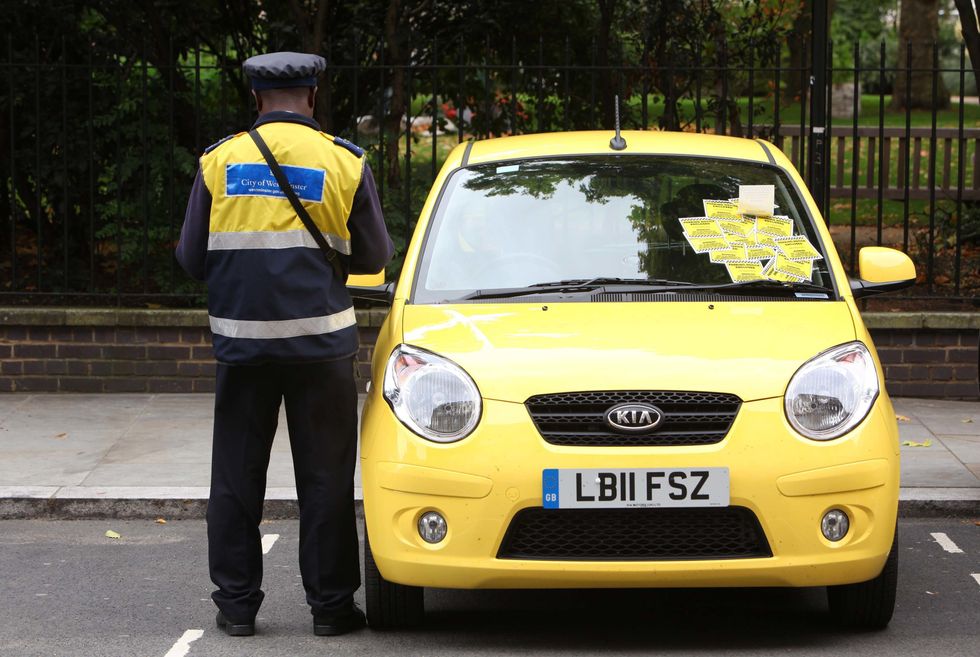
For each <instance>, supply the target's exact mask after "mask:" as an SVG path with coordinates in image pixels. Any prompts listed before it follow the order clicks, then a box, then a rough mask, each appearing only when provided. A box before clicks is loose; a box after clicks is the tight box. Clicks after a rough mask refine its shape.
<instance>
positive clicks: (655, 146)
mask: <svg viewBox="0 0 980 657" xmlns="http://www.w3.org/2000/svg"><path fill="white" fill-rule="evenodd" d="M613 134H614V133H613V131H612V130H592V131H583V132H547V133H539V134H532V135H519V136H516V137H498V138H496V139H484V140H480V141H475V142H472V143H471V144H465V145H464V144H461V145H460V149H459V150H457V151H456V152H454V153H453V155H454V156H458V157H459V158H460V162H459V163H458V165H460V166H467V165H472V164H480V163H482V162H499V161H504V160H520V159H527V158H535V157H550V156H570V155H693V156H702V157H720V158H731V159H736V160H748V161H752V162H761V163H769V164H775V162H774V161H773V158H772V155H771V153H772V152H773V151H775V150H776V149H775V147H773V146H772V145H770V144H769V143H768V142H764V141H762V140H761V139H743V138H740V137H724V136H719V135H706V134H703V133H692V132H661V131H650V130H646V131H641V130H624V131H623V132H622V136H623V138H624V139H625V140H626V148H625V149H624V150H621V151H616V150H613V149H612V148H610V147H609V140H610V139H611V138H612V137H613ZM466 149H468V150H469V153H465V150H466ZM463 159H465V160H466V161H465V163H464V162H463V161H462V160H463Z"/></svg>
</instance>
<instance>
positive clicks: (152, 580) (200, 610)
mask: <svg viewBox="0 0 980 657" xmlns="http://www.w3.org/2000/svg"><path fill="white" fill-rule="evenodd" d="M977 520H980V519H977ZM106 530H114V531H116V532H118V533H119V534H120V535H121V538H119V539H112V538H107V537H106V536H105V532H106ZM297 530H298V527H297V523H296V522H295V521H275V522H269V523H266V524H264V525H263V533H264V534H266V535H273V534H278V535H279V538H278V539H272V538H271V536H270V537H269V538H267V539H266V542H267V544H270V545H271V547H270V548H269V552H268V554H267V555H266V577H265V590H266V599H265V604H264V605H263V607H262V611H261V612H260V616H259V618H258V619H257V620H258V634H257V635H256V636H254V637H250V638H231V637H226V636H225V635H224V634H223V633H221V632H220V631H218V630H217V629H216V628H215V627H214V607H213V605H212V603H211V602H210V600H209V598H208V595H209V593H210V591H211V588H212V587H211V583H210V581H209V580H208V576H207V565H206V544H205V531H204V523H203V522H202V521H174V522H169V523H167V524H156V523H154V522H153V521H125V522H123V521H112V520H105V521H103V520H86V521H59V522H55V521H42V520H9V521H2V522H0V655H4V656H7V655H9V656H11V657H31V656H33V655H38V656H40V655H43V656H45V657H53V656H60V655H65V656H71V657H76V656H82V657H100V656H103V655H105V656H110V655H111V656H126V657H131V656H135V655H138V656H147V657H154V656H159V657H164V656H165V655H168V652H169V653H170V657H175V656H179V655H184V654H186V655H189V656H191V657H194V656H198V657H199V656H204V655H207V656H215V657H218V656H238V655H248V656H249V657H261V656H266V655H269V656H272V655H275V656H287V655H288V656H296V657H299V656H305V655H311V656H312V655H315V656H317V657H323V656H325V655H383V654H389V655H395V654H397V655H447V656H449V655H452V656H457V655H476V654H479V655H517V654H521V655H526V654H535V655H537V654H562V655H603V654H609V655H613V654H617V655H618V654H624V653H626V654H671V655H689V654H705V653H712V654H724V655H732V654H753V655H770V654H786V653H792V654H794V655H835V656H836V655H841V654H848V655H881V654H887V655H894V656H896V657H902V656H906V655H944V656H953V655H970V656H971V657H975V656H976V655H978V654H980V526H978V525H977V524H976V522H975V520H973V519H971V520H965V519H929V520H925V519H905V520H902V522H901V527H900V540H901V553H900V554H901V556H900V559H901V561H900V583H899V594H898V606H897V609H896V612H895V617H894V619H893V620H892V623H891V626H890V627H889V628H888V630H886V631H884V632H877V633H853V632H845V631H842V630H839V629H837V628H835V627H834V626H833V625H832V623H831V621H830V618H829V616H828V614H827V610H826V601H825V596H824V592H823V590H822V589H802V590H787V589H727V590H708V589H697V590H652V591H610V590H602V591H572V592H569V591H478V592H473V591H447V590H436V591H429V590H427V591H426V607H427V625H426V627H425V629H423V630H419V631H415V632H408V633H404V632H403V633H381V632H373V631H371V630H363V631H361V632H358V633H356V634H352V635H348V636H345V637H335V638H329V637H314V636H313V634H312V627H311V620H310V615H309V611H308V608H307V606H306V604H305V602H304V598H303V589H302V585H301V584H300V579H299V570H298V566H297V562H296V554H297V544H298V541H297ZM933 533H943V534H945V535H946V537H947V538H948V540H949V541H951V543H952V545H953V546H955V547H956V548H958V549H960V550H962V552H959V553H956V552H948V551H947V548H949V547H950V545H947V546H946V548H944V547H943V544H942V543H943V542H945V541H943V540H942V538H940V539H939V540H937V539H936V538H934V537H933V536H932V534H933ZM273 540H274V542H273ZM940 541H942V542H940ZM359 599H360V600H359V601H360V602H361V603H362V605H363V592H359ZM188 630H203V633H201V634H198V633H194V632H191V633H188V634H185V632H187V631H188ZM182 638H183V639H184V641H185V642H188V643H185V644H183V645H184V646H188V645H189V651H187V652H186V653H185V652H183V648H182V646H181V644H180V641H181V639H182ZM191 639H193V641H190V640H191ZM175 644H176V645H175Z"/></svg>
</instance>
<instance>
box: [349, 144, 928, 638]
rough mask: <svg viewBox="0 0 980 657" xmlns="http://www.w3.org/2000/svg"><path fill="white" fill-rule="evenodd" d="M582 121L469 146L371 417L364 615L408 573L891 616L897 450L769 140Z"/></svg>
mask: <svg viewBox="0 0 980 657" xmlns="http://www.w3.org/2000/svg"><path fill="white" fill-rule="evenodd" d="M610 136H611V132H579V133H563V134H540V135H529V136H520V137H507V138H500V139H493V140H487V141H478V142H475V143H472V142H471V143H466V144H462V145H460V146H459V147H458V148H457V149H456V150H454V151H453V152H452V153H451V154H450V156H449V158H448V160H447V161H446V164H445V166H444V167H443V168H442V170H441V172H440V174H439V176H438V178H437V179H436V181H435V183H434V185H433V187H432V190H431V193H430V194H429V197H428V200H427V201H426V203H425V206H424V207H423V209H422V212H421V216H420V218H419V222H418V226H417V228H416V230H415V235H414V238H413V239H412V242H411V244H410V246H409V248H408V251H407V255H406V258H405V263H404V269H403V270H402V274H401V278H400V280H399V281H398V284H397V287H396V288H395V290H394V293H393V296H392V298H391V312H390V314H389V315H388V318H387V320H386V322H385V323H384V326H383V328H382V329H381V332H380V337H379V339H378V342H377V346H376V350H375V356H374V362H373V369H372V384H371V386H370V388H369V393H368V398H367V402H366V405H365V408H364V414H363V420H362V435H361V441H362V443H361V468H362V470H361V472H362V480H363V490H364V515H365V520H366V529H367V537H366V540H365V570H366V577H365V585H366V596H367V613H368V619H369V621H370V623H371V624H372V625H373V626H375V627H382V628H384V627H387V628H394V627H408V626H412V625H415V624H417V623H419V622H421V621H422V619H423V614H424V608H423V589H424V587H440V588H444V587H445V588H563V587H567V588H584V587H604V588H605V587H732V586H736V587H738V586H795V587H804V586H827V587H828V599H829V606H830V609H831V611H832V612H833V614H834V615H835V616H836V617H837V618H838V619H839V620H840V621H841V622H842V623H844V624H847V625H852V626H859V627H867V628H877V627H884V626H885V625H887V623H888V622H889V620H890V618H891V615H892V610H893V607H894V601H895V589H896V581H897V558H898V557H897V551H896V550H897V548H896V546H897V541H896V515H897V509H898V479H899V441H898V430H897V427H896V423H895V414H894V412H893V410H892V405H891V402H890V401H889V399H888V396H887V394H886V393H885V388H884V385H883V379H882V368H881V365H880V363H879V362H878V358H877V355H876V353H875V349H874V346H873V345H872V343H871V338H870V336H869V334H868V331H867V329H866V328H865V326H864V324H863V323H862V321H861V316H860V314H859V312H858V309H857V307H856V305H855V299H858V298H860V297H863V296H866V295H869V294H873V293H876V292H881V291H886V290H889V289H896V288H899V287H903V286H906V285H910V284H912V282H913V281H914V278H915V271H914V267H913V265H912V263H911V261H910V260H909V258H908V257H907V256H905V255H904V254H902V253H900V252H897V251H893V250H890V249H883V248H874V247H872V248H865V249H862V250H861V252H860V263H859V272H857V273H858V276H857V277H855V278H849V277H848V275H847V274H846V273H845V270H844V268H843V267H842V265H841V263H840V260H839V259H838V256H837V253H836V251H835V250H834V247H833V243H832V241H831V238H830V234H829V232H828V230H827V228H826V226H825V225H824V222H823V220H822V219H821V217H820V214H819V211H818V209H817V206H816V205H815V203H814V201H813V199H812V198H811V197H810V195H809V193H808V192H807V189H806V186H805V185H804V182H803V180H802V179H801V178H800V175H799V174H798V173H797V171H796V170H795V169H794V167H793V165H792V164H791V163H790V161H789V160H788V159H787V158H786V157H785V156H784V155H783V154H782V153H781V152H780V151H779V150H778V149H777V148H775V147H774V146H773V145H772V144H769V143H767V142H764V141H761V140H748V139H736V138H731V137H721V136H707V135H694V134H681V133H657V132H628V131H627V132H623V133H622V139H624V140H625V143H623V142H620V141H618V139H619V138H620V137H619V136H618V135H617V137H616V139H613V140H610Z"/></svg>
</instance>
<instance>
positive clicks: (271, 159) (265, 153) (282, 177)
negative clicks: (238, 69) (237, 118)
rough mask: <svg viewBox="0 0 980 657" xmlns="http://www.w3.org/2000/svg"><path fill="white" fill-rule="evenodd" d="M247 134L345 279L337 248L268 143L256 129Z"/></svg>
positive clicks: (314, 238) (337, 273) (321, 248)
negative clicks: (294, 187)
mask: <svg viewBox="0 0 980 657" xmlns="http://www.w3.org/2000/svg"><path fill="white" fill-rule="evenodd" d="M248 136H249V137H251V138H252V141H254V142H255V145H256V146H258V147H259V152H260V153H262V157H264V158H265V161H266V163H267V164H268V165H269V168H270V169H272V175H273V176H275V177H276V182H278V183H279V189H281V190H282V192H283V193H284V194H285V195H286V198H288V199H289V202H290V203H291V204H292V206H293V210H295V211H296V214H298V215H299V219H300V221H302V222H303V225H304V226H306V230H308V231H310V235H312V236H313V241H314V242H316V244H317V246H319V247H320V250H321V251H323V255H324V256H325V257H326V258H327V262H329V263H330V266H331V267H333V271H334V273H335V274H336V275H337V277H338V278H340V280H342V281H343V280H346V278H347V275H346V274H345V273H344V267H343V264H342V263H341V262H340V258H339V257H338V255H339V254H338V253H337V250H336V249H335V248H333V247H332V246H330V245H329V244H327V240H326V239H325V238H324V237H323V233H321V232H320V229H318V228H317V227H316V224H315V223H313V218H312V217H310V213H309V212H307V211H306V208H304V207H303V204H302V203H300V202H299V199H298V198H296V192H294V191H293V186H292V185H290V184H289V179H287V178H286V174H285V173H283V171H282V167H281V166H279V162H278V161H276V157H275V156H274V155H273V154H272V151H270V150H269V146H268V144H266V143H265V140H264V139H262V135H260V134H259V131H258V130H256V129H254V128H253V129H252V130H249V131H248Z"/></svg>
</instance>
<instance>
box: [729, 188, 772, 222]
mask: <svg viewBox="0 0 980 657" xmlns="http://www.w3.org/2000/svg"><path fill="white" fill-rule="evenodd" d="M775 209H776V186H775V185H739V186H738V211H739V213H740V214H754V215H762V216H766V217H769V216H772V213H773V212H774V211H775Z"/></svg>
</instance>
